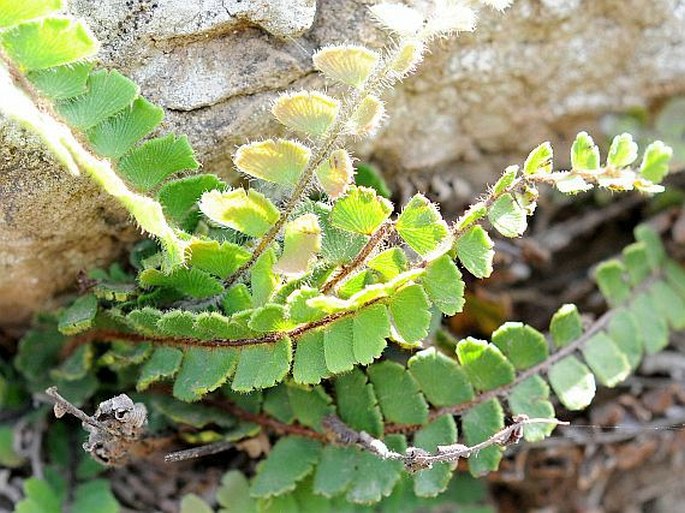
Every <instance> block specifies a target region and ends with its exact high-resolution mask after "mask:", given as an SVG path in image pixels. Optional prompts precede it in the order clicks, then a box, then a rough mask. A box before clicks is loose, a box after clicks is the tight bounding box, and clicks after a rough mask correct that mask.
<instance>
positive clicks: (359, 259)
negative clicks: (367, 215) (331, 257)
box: [321, 221, 393, 294]
mask: <svg viewBox="0 0 685 513" xmlns="http://www.w3.org/2000/svg"><path fill="white" fill-rule="evenodd" d="M392 227H393V224H392V221H386V222H385V223H383V224H382V225H381V226H380V227H379V228H378V230H376V231H375V233H374V234H373V235H371V237H370V238H369V240H368V241H367V242H366V244H365V245H364V247H363V248H362V249H361V250H360V251H359V253H358V254H357V256H356V257H354V260H352V261H351V262H350V263H349V264H346V265H344V266H342V267H341V268H340V270H339V271H338V272H337V273H336V275H335V276H333V277H332V278H331V279H330V280H328V281H327V282H326V283H325V284H324V285H323V287H322V288H321V292H323V293H324V294H328V293H329V292H330V291H331V290H333V289H334V288H335V287H336V286H337V285H338V284H339V283H340V282H341V281H343V280H344V279H345V278H347V277H348V276H349V275H350V274H351V273H352V272H353V271H354V270H355V269H357V268H359V267H360V266H361V265H363V264H364V262H366V259H367V258H368V257H369V255H370V254H371V252H372V251H373V250H374V249H375V248H376V246H378V245H379V244H381V243H382V242H383V239H385V237H386V236H387V235H388V234H389V233H390V231H391V230H392Z"/></svg>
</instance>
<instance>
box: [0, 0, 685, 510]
mask: <svg viewBox="0 0 685 513" xmlns="http://www.w3.org/2000/svg"><path fill="white" fill-rule="evenodd" d="M486 3H489V4H493V5H494V6H495V7H503V6H505V5H504V4H507V2H486ZM441 5H442V7H443V9H444V10H442V11H436V12H432V13H427V14H424V13H420V12H418V11H416V10H414V9H412V8H409V7H406V6H403V5H394V4H379V5H377V6H374V7H373V8H372V14H373V15H374V17H375V18H376V19H377V20H378V21H379V23H380V25H381V26H382V28H384V29H385V30H386V31H387V32H389V33H390V35H391V37H392V38H393V39H392V44H390V45H389V46H388V47H387V48H385V49H383V50H382V51H378V52H377V51H372V50H370V49H366V48H364V47H361V46H356V45H336V46H329V47H325V48H323V49H321V50H320V51H319V52H317V53H316V54H315V55H314V57H313V62H314V66H315V67H316V68H317V69H318V70H319V71H320V72H321V73H322V74H323V75H324V77H325V78H326V79H328V80H329V81H332V82H334V83H336V87H337V88H338V89H335V90H336V91H337V90H339V91H342V92H341V93H340V94H339V95H328V94H323V93H321V92H319V91H300V92H292V93H285V94H283V95H281V96H280V97H279V98H278V99H277V100H276V101H275V103H274V105H273V107H272V113H273V115H274V117H275V118H276V119H277V120H278V121H280V122H281V123H282V124H283V125H284V126H285V128H286V129H287V130H288V134H289V136H290V135H292V137H289V138H287V139H265V140H263V141H257V142H252V143H249V144H245V145H243V146H241V147H240V148H239V149H238V150H237V152H236V154H235V159H234V160H235V164H236V167H237V169H238V170H239V171H240V172H241V173H243V174H244V175H245V176H246V178H249V179H251V180H252V183H253V184H254V186H253V187H251V188H248V189H245V188H241V187H238V188H231V187H229V186H228V185H227V184H224V183H223V182H222V181H221V180H220V179H218V178H217V177H215V176H213V175H194V176H184V177H178V178H176V179H170V177H171V176H172V175H174V174H176V173H178V172H180V171H183V170H187V169H196V168H197V167H198V163H197V162H196V160H195V158H194V156H193V152H192V149H191V148H190V146H189V143H188V141H187V139H185V137H182V136H181V137H179V136H176V135H167V136H163V137H159V138H152V139H146V140H145V138H146V137H148V136H149V134H150V133H151V132H152V131H154V130H155V129H156V127H157V126H158V125H159V123H160V122H161V119H162V111H161V109H159V108H158V107H156V106H154V105H152V104H151V103H149V102H148V101H147V100H145V99H144V98H142V97H141V96H140V95H139V91H138V88H137V86H136V85H135V84H134V83H133V82H131V81H130V80H129V79H127V78H126V77H124V76H122V75H120V74H119V73H117V72H116V71H107V70H94V66H93V63H92V62H90V61H88V60H87V59H88V58H89V57H90V56H92V54H93V53H94V51H95V50H96V48H97V43H96V42H95V39H94V38H93V37H92V35H91V34H90V32H89V31H88V29H87V28H85V26H84V25H83V24H81V23H80V22H79V21H77V20H74V19H72V18H70V17H68V16H62V15H55V14H54V12H56V11H57V10H59V8H60V7H61V5H60V3H59V2H54V1H53V2H48V1H47V0H27V1H26V2H23V3H22V7H21V8H20V7H18V6H17V4H16V3H15V2H12V1H9V0H0V13H2V14H1V15H0V47H1V48H2V53H0V110H2V111H3V112H4V113H6V114H8V115H10V116H11V117H13V118H14V119H17V120H18V121H20V122H21V123H23V124H24V125H25V126H27V127H28V128H30V129H31V130H33V131H35V132H36V133H38V134H39V135H41V136H42V137H43V138H44V140H45V142H46V144H47V145H48V147H49V148H50V149H51V150H52V151H53V153H54V154H55V155H56V156H57V157H58V158H59V159H60V160H61V161H62V162H63V163H64V164H65V166H66V167H67V168H68V169H69V170H70V171H71V172H74V173H78V172H80V171H83V172H86V173H88V174H89V175H90V176H92V177H93V179H94V180H95V181H96V182H98V183H99V184H100V185H102V187H103V188H104V189H105V190H106V191H107V192H108V193H110V194H112V195H113V196H114V197H115V198H117V199H118V200H119V201H121V203H122V204H123V205H124V206H125V207H126V208H127V209H128V210H129V211H130V212H131V214H132V215H133V216H134V218H135V219H136V221H137V222H138V223H139V225H140V226H141V227H142V228H143V229H144V230H146V231H147V232H149V233H150V234H151V235H153V236H154V237H155V238H156V239H157V240H158V241H159V243H160V246H156V245H150V244H149V242H146V243H143V244H142V245H141V246H140V247H139V248H138V250H136V252H135V253H134V256H133V258H132V259H131V260H132V263H133V265H134V266H135V268H136V272H137V274H136V275H135V276H128V275H126V274H125V273H121V272H120V270H119V271H118V270H117V269H116V268H112V269H110V272H108V273H103V272H101V273H99V274H97V275H96V284H95V286H94V288H93V290H92V291H91V292H89V293H88V294H86V295H83V296H82V297H80V298H78V299H77V300H76V301H75V302H74V303H73V304H72V305H70V306H69V307H67V308H65V309H64V310H63V311H62V312H61V313H60V315H59V319H58V320H56V321H55V320H54V319H48V320H46V322H45V323H44V326H42V327H39V329H37V330H36V331H35V332H33V333H31V334H29V335H28V336H27V337H25V338H24V339H23V340H22V342H21V344H20V348H19V354H18V357H17V360H16V362H15V365H16V367H17V369H19V371H20V372H21V373H22V374H23V375H24V378H25V379H26V381H27V383H28V386H29V389H30V390H31V391H33V392H38V391H42V390H44V389H45V388H46V387H47V386H49V385H54V384H57V385H58V386H59V387H60V389H61V390H62V391H63V393H64V395H65V397H67V399H68V400H69V401H71V402H73V403H75V404H77V405H80V404H83V403H85V402H86V401H87V400H88V399H89V398H90V397H91V396H92V395H93V394H94V393H95V391H96V389H97V387H98V380H97V378H96V372H97V370H98V369H99V368H100V367H106V368H108V369H110V370H111V371H113V372H114V373H115V374H116V375H117V376H118V377H119V379H120V380H121V382H122V383H130V380H131V379H132V376H134V378H133V379H134V381H135V386H136V388H137V390H138V391H139V392H140V393H141V395H140V397H141V400H142V401H145V402H146V403H147V406H148V408H150V409H151V410H153V411H154V412H155V413H157V414H159V415H161V416H163V417H166V418H167V419H168V420H169V421H170V422H172V423H176V424H187V425H189V426H193V427H194V428H195V429H198V430H203V431H200V432H198V433H194V434H189V435H188V436H186V441H188V442H190V443H198V442H200V441H202V440H207V439H212V440H217V441H219V443H220V444H223V445H221V447H226V444H227V443H229V444H230V443H232V442H233V441H236V440H241V439H245V438H249V437H252V436H255V435H256V433H258V432H259V431H260V430H267V431H272V432H274V433H276V434H278V435H280V438H279V439H278V441H277V442H276V444H275V446H274V448H273V450H272V452H271V453H270V455H269V456H268V458H266V459H265V460H264V461H263V462H262V463H261V464H260V465H259V467H258V469H257V472H256V475H255V477H254V479H252V481H251V483H250V484H248V483H247V482H245V481H244V479H243V478H235V483H237V484H235V486H239V487H240V489H241V490H243V491H245V490H247V489H248V488H249V494H250V497H251V499H249V498H247V497H245V498H244V499H245V501H246V504H248V503H249V505H246V506H245V508H252V509H254V508H257V509H258V510H259V511H297V507H300V508H302V509H303V510H307V508H308V509H309V510H312V509H316V508H314V506H312V505H311V504H316V503H317V502H316V501H319V502H320V501H321V500H323V499H322V497H325V498H332V499H333V501H345V502H349V503H354V504H373V503H376V502H378V501H380V500H381V499H383V498H386V497H391V498H392V497H393V496H394V497H401V496H403V494H405V495H406V490H407V489H411V490H412V491H413V492H412V493H413V494H414V495H415V496H417V497H423V498H429V497H435V496H437V495H438V494H440V493H442V492H444V491H445V490H446V489H447V488H448V486H449V483H450V479H451V477H452V470H453V466H454V463H455V462H456V461H457V460H458V459H459V458H468V460H469V461H468V463H469V469H470V471H471V473H472V474H473V475H482V474H485V473H487V472H490V471H493V470H496V469H497V467H498V465H499V462H500V459H501V457H502V453H503V450H504V447H505V446H506V445H508V444H509V443H511V442H512V441H516V440H517V439H518V438H519V435H520V436H522V437H523V438H525V439H526V440H529V441H535V440H540V439H542V438H544V437H546V436H549V435H550V434H551V432H552V430H553V429H554V426H555V425H556V424H557V423H558V421H556V420H555V418H554V417H555V410H554V407H553V404H552V402H551V401H552V399H551V394H552V392H553V393H554V395H555V396H556V397H557V398H558V399H559V401H560V402H561V403H562V404H563V405H564V406H565V407H566V408H568V409H571V410H575V409H582V408H584V407H586V406H587V405H588V404H590V402H591V401H592V399H593V397H594V394H595V391H596V383H597V382H599V383H600V384H602V385H604V386H609V387H612V386H616V385H617V384H618V383H620V382H621V381H623V380H624V379H625V378H626V377H627V376H628V374H629V373H630V372H631V370H633V369H634V368H635V367H636V366H637V365H639V362H640V360H641V358H642V356H643V355H644V354H645V353H653V352H656V351H659V350H660V349H662V348H663V347H664V346H665V345H666V344H667V343H668V333H669V330H679V329H682V328H683V327H685V272H684V271H683V270H682V268H681V267H680V266H679V265H678V264H677V263H675V262H673V261H671V260H669V259H668V257H667V256H666V254H665V251H664V249H663V247H662V245H661V242H660V240H659V237H658V235H657V234H656V233H655V232H654V231H652V230H651V229H649V228H647V227H640V228H638V229H637V231H636V238H637V242H636V243H635V244H632V245H631V246H629V247H628V248H626V250H625V251H624V255H623V256H622V258H620V259H618V258H617V259H613V260H610V261H609V262H606V263H603V264H601V265H599V266H598V267H597V270H596V280H597V283H598V286H599V289H600V291H601V292H602V294H604V296H605V298H606V300H607V304H608V305H609V306H610V307H611V309H610V310H609V311H608V312H607V313H606V314H605V315H603V316H602V317H600V318H599V319H598V320H597V321H596V322H595V323H594V324H592V325H591V326H589V327H588V326H585V325H584V323H583V321H582V319H581V317H580V315H579V313H578V311H577V309H576V307H575V306H573V305H564V306H562V307H561V308H560V309H559V310H558V312H557V313H556V314H555V315H554V316H553V318H552V319H551V322H550V328H549V335H548V336H546V335H545V334H543V333H540V332H539V331H537V330H535V329H534V328H532V327H530V326H527V325H525V324H522V323H513V322H510V323H506V324H504V325H503V326H501V327H500V328H499V329H497V330H496V331H495V332H494V333H493V335H492V340H491V341H485V340H478V339H474V338H466V339H464V340H460V341H459V342H458V343H457V344H456V347H455V348H453V349H452V350H450V351H447V350H442V349H438V348H437V347H431V346H430V343H429V342H428V341H429V340H430V339H431V333H432V331H433V330H434V327H435V325H436V323H435V321H436V320H439V318H440V316H441V315H442V314H445V315H450V316H452V315H456V314H458V313H459V312H461V310H462V308H463V306H464V289H465V283H464V280H463V276H462V273H463V272H466V271H467V272H468V273H470V274H472V275H473V276H475V277H476V278H486V277H488V276H490V275H491V273H492V272H493V257H494V254H495V253H494V243H493V240H492V237H491V234H492V232H493V231H494V232H497V233H498V234H499V235H501V236H503V237H509V238H513V237H518V236H520V235H522V234H523V233H524V232H525V230H526V228H527V224H528V217H529V216H531V215H532V214H533V212H534V211H535V209H536V206H537V204H536V201H537V197H538V188H539V187H540V186H542V185H548V186H551V187H553V188H555V189H556V190H558V191H560V192H562V193H566V194H576V193H579V192H582V191H586V190H589V189H592V188H594V187H600V188H605V189H609V190H612V191H629V190H633V189H637V190H639V191H642V192H646V193H656V192H660V191H661V190H663V187H662V186H661V185H660V182H661V181H662V180H663V178H664V177H665V175H666V173H667V171H668V161H669V159H670V156H671V150H670V148H668V147H667V146H665V145H664V144H663V143H661V142H660V141H657V142H654V143H652V144H651V145H649V146H648V147H647V148H646V149H645V151H644V154H643V158H642V160H641V162H640V164H639V165H636V164H635V163H636V161H637V158H638V148H637V145H636V144H635V143H634V142H633V140H632V138H631V136H630V135H629V134H621V135H619V136H617V137H616V138H614V140H613V142H612V144H611V146H610V148H609V152H608V155H607V157H606V160H605V162H604V163H603V164H602V163H601V157H600V153H599V149H598V148H597V146H596V145H595V144H594V141H593V140H592V138H591V137H590V136H589V135H588V134H587V133H585V132H581V133H580V134H578V136H577V137H576V139H575V141H574V143H573V146H572V148H571V164H572V167H571V169H570V170H568V171H554V164H553V150H552V147H551V145H550V144H549V143H543V144H541V145H540V146H538V147H537V148H535V149H534V150H533V151H531V152H530V154H529V155H528V157H527V158H526V159H525V161H524V163H523V164H522V165H521V166H520V167H519V166H510V167H508V168H507V169H506V170H505V171H504V173H503V174H502V176H501V177H500V179H499V180H498V181H497V182H496V183H495V184H494V185H493V186H492V188H490V189H489V190H488V192H487V193H486V194H485V195H484V196H483V197H482V198H481V199H480V200H478V201H477V202H476V203H475V204H474V205H472V206H471V207H470V208H468V209H467V210H466V212H464V214H463V215H462V216H461V217H460V218H459V219H458V220H457V221H456V222H454V223H448V222H447V221H445V220H444V219H443V218H442V216H441V214H440V211H439V208H438V206H437V205H435V204H433V203H432V202H431V201H429V200H428V199H427V198H426V197H425V196H423V195H422V194H416V195H415V196H414V197H413V198H411V199H410V200H409V201H408V202H407V204H406V205H404V206H403V208H402V209H401V211H400V212H399V213H394V212H395V207H394V205H393V204H392V202H391V201H390V200H388V199H387V198H386V197H385V196H386V195H384V194H382V192H381V191H380V190H377V189H376V188H373V187H367V186H364V185H359V184H355V183H353V182H354V173H355V171H354V167H353V164H352V157H351V156H350V154H349V153H348V151H347V149H346V147H345V146H346V142H347V141H349V140H351V139H354V138H359V137H366V136H369V135H371V134H372V133H373V132H374V131H375V130H376V129H377V128H378V126H379V124H380V122H381V121H382V119H383V117H384V115H385V111H384V106H383V102H382V100H381V99H380V98H381V95H382V93H383V91H384V90H385V89H386V88H388V87H390V86H392V85H393V84H394V83H395V82H396V81H397V80H400V79H402V78H403V77H404V76H406V75H407V74H409V73H410V72H412V71H413V70H414V68H415V67H416V65H417V64H418V63H419V62H420V60H421V57H422V55H423V53H424V51H425V46H426V44H428V43H429V42H430V41H431V40H432V39H433V38H435V37H440V36H444V35H447V34H450V33H452V32H456V31H461V30H472V29H473V28H474V24H475V11H474V10H473V9H472V8H471V7H468V6H466V5H465V4H462V3H461V2H456V1H445V2H442V3H441ZM55 41H58V43H55ZM296 134H297V136H296ZM366 176H367V178H366V179H367V180H369V178H368V177H369V175H368V173H367V175H366ZM367 183H368V184H370V185H371V184H374V183H376V184H377V183H378V180H374V179H373V175H371V180H370V181H368V182H367ZM275 189H276V190H278V191H279V194H278V195H271V194H269V192H271V191H274V190H275ZM147 194H154V197H153V196H149V195H147ZM277 197H285V199H284V200H278V199H277ZM311 198H318V200H316V199H311ZM94 342H97V343H99V344H101V345H102V348H103V351H104V353H100V352H96V351H94V349H93V343H94ZM389 342H390V343H391V344H392V346H393V347H392V348H388V345H389ZM36 354H40V355H41V356H40V358H39V359H37V358H36V357H35V355H36ZM45 369H51V371H50V374H49V377H46V375H45V372H44V371H45ZM164 383H169V384H170V385H171V386H170V387H166V386H165V385H164ZM215 391H220V393H213V392H215ZM59 404H60V403H58V407H59ZM56 411H61V410H56ZM507 412H508V413H510V414H511V415H512V416H513V417H514V419H515V421H514V423H513V424H511V425H509V426H507V425H506V422H505V418H506V413H507ZM84 415H85V414H84ZM457 418H458V419H459V420H460V426H458V425H457ZM458 427H460V429H458ZM193 435H196V436H193ZM459 441H462V442H464V444H465V445H464V444H461V443H459ZM405 470H406V471H408V472H405ZM303 501H304V502H303ZM187 502H188V504H190V505H189V506H186V507H187V508H192V507H197V508H198V509H199V508H200V507H202V506H200V505H197V504H199V503H197V499H195V498H189V499H187ZM310 503H311V504H310ZM193 504H195V506H193ZM247 510H248V509H246V510H245V511H247ZM27 511H28V510H27Z"/></svg>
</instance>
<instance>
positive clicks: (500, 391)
mask: <svg viewBox="0 0 685 513" xmlns="http://www.w3.org/2000/svg"><path fill="white" fill-rule="evenodd" d="M656 279H658V275H655V276H652V277H651V278H649V279H647V280H646V281H645V282H643V283H642V284H641V285H640V286H639V287H638V288H637V289H636V290H635V291H633V294H632V295H631V298H632V297H634V296H635V295H636V294H639V293H640V292H641V291H644V290H646V289H648V288H649V286H650V285H651V284H652V283H654V281H655V280H656ZM627 302H628V300H627V301H625V302H624V303H623V305H625V304H626V303H627ZM620 306H622V305H619V306H617V307H614V308H612V309H611V310H608V311H607V312H605V313H604V314H603V315H602V316H600V317H599V319H597V320H596V321H595V322H593V323H592V325H591V326H590V327H589V328H588V329H587V331H585V332H584V333H583V334H582V335H581V336H580V337H578V338H577V339H575V340H574V341H572V342H570V343H569V344H568V345H565V346H564V347H562V348H561V349H559V350H558V351H555V352H554V353H552V354H551V355H549V357H547V358H546V359H545V360H544V361H543V362H540V363H539V364H537V365H534V366H533V367H530V368H529V369H526V370H525V371H523V372H520V373H519V374H517V375H516V378H515V379H514V381H512V382H511V383H508V384H506V385H502V386H500V387H497V388H493V389H492V390H487V391H485V392H482V393H480V394H479V395H478V396H477V397H475V398H474V399H472V400H470V401H468V402H465V403H461V404H457V405H454V406H446V407H443V408H440V409H438V410H435V411H432V412H431V413H430V416H431V418H436V417H439V416H440V415H444V414H451V415H458V414H461V413H463V412H464V411H466V410H470V409H471V408H473V407H475V406H478V405H479V404H482V403H484V402H487V401H489V400H490V399H494V398H496V397H504V396H507V395H509V394H510V393H511V390H512V389H513V388H514V387H515V386H516V385H519V384H520V383H522V382H523V381H525V380H527V379H528V378H531V377H533V376H536V375H538V374H546V373H547V372H549V369H550V368H551V367H552V365H554V364H555V363H557V362H559V361H560V360H562V359H564V358H566V357H567V356H570V355H572V354H573V353H575V352H576V351H578V350H579V349H581V348H582V347H583V346H584V345H585V343H586V342H587V341H588V340H590V339H591V338H592V337H593V336H595V335H596V334H597V333H599V332H600V331H602V330H603V329H604V328H606V327H607V325H608V324H609V322H610V321H611V319H612V318H613V317H614V315H616V312H617V311H619V308H620Z"/></svg>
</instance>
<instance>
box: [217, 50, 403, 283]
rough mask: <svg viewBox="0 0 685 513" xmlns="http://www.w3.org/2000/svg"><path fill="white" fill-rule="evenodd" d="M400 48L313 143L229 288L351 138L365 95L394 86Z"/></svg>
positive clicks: (233, 277)
mask: <svg viewBox="0 0 685 513" xmlns="http://www.w3.org/2000/svg"><path fill="white" fill-rule="evenodd" d="M399 48H401V46H399V45H398V46H397V48H395V49H393V51H392V52H389V53H388V54H387V55H386V56H385V58H383V59H381V61H380V62H379V63H378V67H377V70H378V71H377V72H376V73H375V74H373V75H371V76H370V77H369V79H368V80H367V83H366V84H365V85H364V87H363V88H362V89H360V90H355V91H354V92H353V93H352V94H351V96H350V97H349V99H348V100H347V101H344V102H343V105H342V108H341V109H340V112H339V113H338V116H337V117H336V119H335V121H334V122H333V125H332V126H331V127H330V128H329V129H328V131H327V132H326V134H325V135H324V138H323V140H321V141H320V142H319V143H317V144H316V145H315V146H314V148H313V150H314V151H313V152H312V157H311V158H310V159H309V163H308V164H307V166H306V167H305V170H304V171H303V172H302V176H301V177H300V179H299V181H298V182H297V184H296V185H295V188H294V189H293V192H292V194H291V195H290V198H289V199H288V201H287V202H286V204H285V205H284V206H283V207H282V209H281V213H280V216H279V218H278V220H277V221H276V223H275V224H274V225H273V226H272V227H271V228H270V229H269V231H268V232H267V233H266V234H265V235H264V236H263V237H262V238H261V239H260V240H259V242H258V243H257V245H256V246H255V248H254V250H253V251H252V254H251V255H250V258H249V259H248V260H247V261H246V262H245V263H244V264H243V265H241V266H240V267H239V268H238V269H237V270H236V271H235V272H234V273H233V274H232V275H231V276H229V277H228V278H226V280H224V283H225V285H226V287H230V286H231V285H233V284H235V283H236V282H237V281H238V280H239V279H240V277H241V276H242V275H243V274H245V272H246V271H248V270H249V269H250V268H252V266H253V265H254V264H255V262H256V261H257V259H258V258H259V257H260V256H261V255H262V253H264V251H266V250H267V248H268V247H269V246H270V245H271V243H272V242H273V241H274V240H275V239H276V237H277V236H278V234H279V233H280V231H281V229H282V228H283V226H284V225H285V223H286V222H287V221H288V218H289V217H290V214H292V212H293V210H295V207H297V205H298V204H299V203H300V201H301V200H302V198H303V196H304V194H305V193H306V192H307V189H308V188H309V185H310V183H311V181H312V177H313V176H314V171H316V169H317V168H318V167H319V166H320V165H321V164H322V163H323V162H324V160H325V159H326V158H327V157H328V155H329V154H330V152H331V151H332V150H333V149H334V148H335V146H337V145H343V141H344V140H345V138H346V137H348V136H347V135H346V134H345V126H346V125H347V123H348V122H349V121H350V119H351V118H352V116H353V115H354V113H355V112H356V110H357V109H358V108H359V106H360V105H361V102H362V101H363V100H364V98H366V96H368V95H369V94H372V93H380V92H381V91H382V90H383V89H386V88H388V87H389V86H390V85H391V81H390V80H389V79H390V77H389V72H390V66H391V63H392V62H393V61H394V60H395V59H396V58H397V55H398V51H399Z"/></svg>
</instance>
